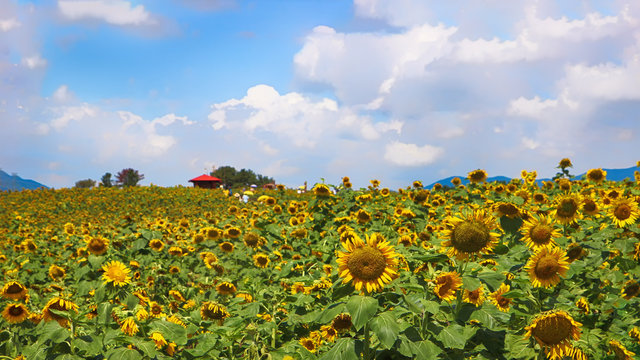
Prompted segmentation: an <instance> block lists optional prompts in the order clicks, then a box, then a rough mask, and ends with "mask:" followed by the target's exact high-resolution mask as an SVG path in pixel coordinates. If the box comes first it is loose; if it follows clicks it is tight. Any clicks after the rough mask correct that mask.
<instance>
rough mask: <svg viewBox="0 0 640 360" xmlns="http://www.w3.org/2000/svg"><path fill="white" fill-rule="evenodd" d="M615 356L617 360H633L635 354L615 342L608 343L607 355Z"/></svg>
mask: <svg viewBox="0 0 640 360" xmlns="http://www.w3.org/2000/svg"><path fill="white" fill-rule="evenodd" d="M611 353H613V354H615V356H616V359H617V360H633V357H634V356H635V354H636V353H634V352H633V351H629V350H627V348H626V347H624V345H622V343H621V342H619V341H617V340H611V341H609V352H608V353H607V354H611Z"/></svg>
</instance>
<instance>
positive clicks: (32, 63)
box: [22, 54, 47, 69]
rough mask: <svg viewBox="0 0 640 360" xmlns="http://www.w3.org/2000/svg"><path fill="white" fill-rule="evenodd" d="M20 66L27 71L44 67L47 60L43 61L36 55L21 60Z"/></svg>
mask: <svg viewBox="0 0 640 360" xmlns="http://www.w3.org/2000/svg"><path fill="white" fill-rule="evenodd" d="M22 65H24V66H26V67H28V68H29V69H35V68H39V67H44V66H46V65H47V60H46V59H43V58H42V57H41V56H40V54H36V55H33V56H29V57H26V58H22Z"/></svg>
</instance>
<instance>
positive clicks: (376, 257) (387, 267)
mask: <svg viewBox="0 0 640 360" xmlns="http://www.w3.org/2000/svg"><path fill="white" fill-rule="evenodd" d="M342 246H343V247H344V248H345V250H347V251H346V252H343V251H338V260H337V262H338V274H339V275H340V277H342V278H343V279H342V281H343V282H344V283H347V282H350V281H353V286H354V287H355V288H356V290H358V291H360V292H364V291H365V290H366V292H369V293H370V292H373V291H380V290H382V287H383V286H384V285H385V284H388V283H390V282H391V281H392V280H393V279H395V278H396V277H397V276H398V273H397V271H396V267H397V265H398V259H397V256H398V254H397V253H396V252H395V250H394V249H393V247H392V246H391V245H390V244H389V242H388V241H386V240H384V238H383V237H382V236H380V235H379V234H372V235H371V236H368V235H367V238H366V242H365V241H363V240H362V239H361V238H360V237H358V236H357V235H356V236H355V237H353V238H352V239H351V240H350V241H345V242H343V243H342Z"/></svg>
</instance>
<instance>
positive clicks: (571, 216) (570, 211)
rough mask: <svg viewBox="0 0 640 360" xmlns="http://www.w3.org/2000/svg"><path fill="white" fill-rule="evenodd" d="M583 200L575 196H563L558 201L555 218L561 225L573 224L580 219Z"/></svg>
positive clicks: (554, 212)
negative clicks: (579, 211)
mask: <svg viewBox="0 0 640 360" xmlns="http://www.w3.org/2000/svg"><path fill="white" fill-rule="evenodd" d="M580 202H581V199H580V197H579V196H575V195H571V194H569V195H562V196H560V197H559V198H558V199H557V200H556V208H555V210H553V216H554V217H555V218H556V220H558V222H560V223H561V224H565V225H566V224H571V223H573V222H574V221H576V219H577V218H578V217H579V213H578V210H579V209H580Z"/></svg>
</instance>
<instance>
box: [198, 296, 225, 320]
mask: <svg viewBox="0 0 640 360" xmlns="http://www.w3.org/2000/svg"><path fill="white" fill-rule="evenodd" d="M200 316H202V318H203V319H205V320H217V321H218V322H219V323H220V324H222V322H224V319H226V318H228V317H229V316H230V314H229V312H228V311H227V308H225V307H224V306H222V305H220V304H218V303H215V302H211V301H207V302H205V303H203V304H202V306H201V307H200Z"/></svg>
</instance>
